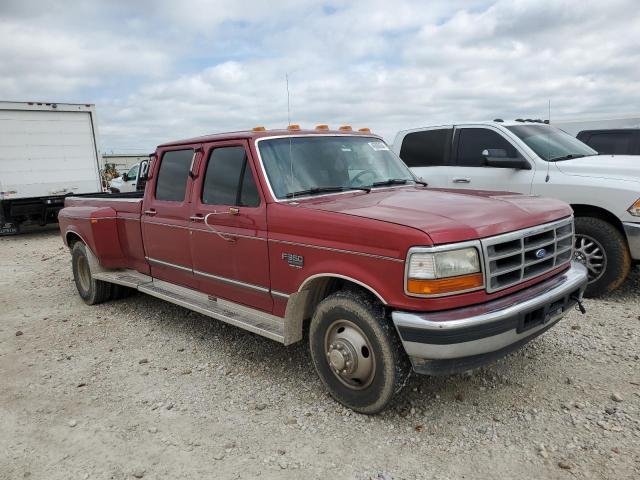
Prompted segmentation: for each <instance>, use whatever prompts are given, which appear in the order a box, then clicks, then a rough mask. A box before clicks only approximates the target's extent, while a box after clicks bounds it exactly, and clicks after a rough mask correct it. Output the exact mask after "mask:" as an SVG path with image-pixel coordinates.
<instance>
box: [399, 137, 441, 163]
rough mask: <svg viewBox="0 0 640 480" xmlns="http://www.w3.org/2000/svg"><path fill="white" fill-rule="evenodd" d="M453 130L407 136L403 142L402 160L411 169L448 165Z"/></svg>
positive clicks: (401, 149) (401, 148)
mask: <svg viewBox="0 0 640 480" xmlns="http://www.w3.org/2000/svg"><path fill="white" fill-rule="evenodd" d="M452 131H453V129H451V128H440V129H436V130H427V131H424V132H413V133H409V134H407V135H406V136H405V137H404V139H403V140H402V146H401V147H400V158H401V159H402V160H403V161H404V163H406V164H407V166H409V167H437V166H440V165H446V163H447V157H448V155H449V147H450V146H451V133H452Z"/></svg>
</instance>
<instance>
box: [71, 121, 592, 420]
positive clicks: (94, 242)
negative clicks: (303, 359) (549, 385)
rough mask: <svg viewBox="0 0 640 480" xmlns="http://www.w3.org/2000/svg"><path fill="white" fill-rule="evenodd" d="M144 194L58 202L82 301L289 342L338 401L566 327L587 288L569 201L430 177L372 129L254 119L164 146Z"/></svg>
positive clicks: (464, 365)
mask: <svg viewBox="0 0 640 480" xmlns="http://www.w3.org/2000/svg"><path fill="white" fill-rule="evenodd" d="M146 181H147V183H146V188H145V189H144V194H143V193H142V192H140V193H130V194H97V195H94V196H81V197H71V198H68V199H67V200H66V202H65V208H64V209H63V210H62V211H61V212H60V215H59V221H60V229H61V232H62V236H63V238H64V242H65V244H66V245H67V246H68V247H69V249H70V251H71V254H72V266H73V274H74V278H75V283H76V286H77V288H78V292H79V293H80V296H81V297H82V298H83V299H84V301H85V302H86V303H88V304H95V303H99V302H102V301H105V300H108V299H110V298H115V297H118V296H120V295H121V294H122V293H123V290H126V288H127V287H129V288H133V289H137V290H139V291H141V292H144V293H147V294H149V295H153V296H155V297H158V298H161V299H163V300H166V301H169V302H172V303H175V304H178V305H181V306H183V307H185V308H188V309H191V310H195V311H197V312H200V313H202V314H204V315H208V316H210V317H213V318H215V319H218V320H222V321H224V322H227V323H230V324H232V325H236V326H238V327H241V328H244V329H246V330H249V331H251V332H254V333H257V334H259V335H263V336H265V337H268V338H270V339H272V340H275V341H277V342H280V343H282V344H284V345H289V344H292V343H294V342H298V341H300V340H301V339H302V338H303V335H304V334H305V333H307V334H308V338H309V347H310V350H311V357H312V359H313V362H314V364H315V368H316V370H317V372H318V375H319V376H320V378H321V380H322V382H323V383H324V385H325V386H326V388H327V389H328V391H329V392H330V393H331V395H332V396H333V397H334V398H335V399H336V400H338V401H339V402H341V403H343V404H344V405H347V406H348V407H350V408H352V409H354V410H356V411H359V412H363V413H375V412H378V411H380V410H382V409H383V408H384V407H385V406H386V405H387V404H388V402H389V401H390V400H391V398H392V397H393V395H394V394H395V393H397V392H398V391H399V390H400V388H401V386H402V385H403V383H404V382H405V380H406V377H407V375H409V373H410V371H411V368H413V370H415V371H416V372H418V373H422V374H429V375H437V374H450V373H454V372H460V371H464V370H468V369H470V368H475V367H477V366H479V365H482V364H484V363H486V362H489V361H491V360H493V359H496V358H499V357H501V356H504V355H506V354H507V353H509V352H511V351H513V350H515V349H516V348H519V347H520V346H522V345H523V344H525V343H526V342H528V341H529V340H531V339H532V338H534V337H536V336H537V335H539V334H541V333H543V332H544V331H546V330H547V329H548V328H550V327H551V326H553V325H554V324H555V323H556V322H557V321H558V320H560V318H561V317H562V316H563V315H564V314H565V313H566V312H567V311H568V310H569V309H570V308H572V307H573V306H575V305H576V304H577V305H578V306H579V307H580V308H582V304H581V303H580V300H581V297H582V293H583V291H584V288H585V286H586V282H587V274H586V270H585V268H584V267H583V266H582V265H580V264H577V263H574V262H572V261H571V258H572V245H573V240H572V237H573V218H572V211H571V209H570V208H569V206H567V205H566V204H564V203H562V202H560V201H557V200H552V199H546V198H535V197H530V196H523V195H515V194H505V193H497V192H486V191H468V190H466V191H463V190H460V191H456V190H443V189H442V190H441V189H432V188H428V187H427V185H426V184H424V182H421V181H420V180H418V179H417V178H416V177H414V176H413V174H412V173H411V172H410V171H409V169H408V168H407V167H406V166H405V165H404V164H403V163H402V161H400V160H399V159H398V157H396V156H395V155H394V154H393V153H392V152H391V151H390V150H389V148H388V147H387V145H386V144H385V143H384V141H383V140H382V139H381V138H380V137H378V136H375V135H372V134H371V133H370V132H369V131H368V130H367V129H362V130H360V131H353V130H352V129H351V128H350V127H341V128H340V129H339V130H333V131H332V130H328V129H327V128H326V127H325V126H319V127H317V128H316V129H314V130H300V129H299V128H298V127H297V126H290V127H289V128H288V129H286V130H273V131H265V130H264V129H263V128H261V127H257V128H255V129H254V130H252V131H242V132H234V133H225V134H218V135H211V136H207V137H201V138H195V139H190V140H183V141H178V142H172V143H167V144H164V145H160V146H159V147H158V148H157V150H156V152H155V154H154V155H152V156H151V161H150V165H149V166H148V173H147V174H146Z"/></svg>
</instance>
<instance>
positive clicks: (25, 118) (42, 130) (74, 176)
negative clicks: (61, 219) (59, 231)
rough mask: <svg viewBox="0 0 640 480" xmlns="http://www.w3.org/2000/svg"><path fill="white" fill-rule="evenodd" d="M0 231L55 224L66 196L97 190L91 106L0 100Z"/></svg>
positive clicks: (97, 165) (97, 161) (97, 159)
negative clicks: (28, 225) (32, 225)
mask: <svg viewBox="0 0 640 480" xmlns="http://www.w3.org/2000/svg"><path fill="white" fill-rule="evenodd" d="M0 125H1V127H0V235H7V234H15V233H18V231H19V229H20V226H21V225H27V224H36V225H46V224H48V223H55V222H57V216H58V211H59V210H60V209H61V208H62V207H63V205H64V197H65V195H67V194H70V193H73V194H82V193H90V192H100V191H102V182H101V176H100V156H99V154H98V149H97V145H98V140H97V131H96V126H95V107H94V106H93V105H89V104H86V105H85V104H65V103H36V102H0Z"/></svg>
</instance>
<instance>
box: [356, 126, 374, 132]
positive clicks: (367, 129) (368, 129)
mask: <svg viewBox="0 0 640 480" xmlns="http://www.w3.org/2000/svg"><path fill="white" fill-rule="evenodd" d="M358 131H359V132H362V133H371V129H370V128H367V127H364V128H359V129H358Z"/></svg>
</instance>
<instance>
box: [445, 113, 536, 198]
mask: <svg viewBox="0 0 640 480" xmlns="http://www.w3.org/2000/svg"><path fill="white" fill-rule="evenodd" d="M485 151H488V152H492V154H494V155H498V154H499V155H500V156H505V157H509V158H516V157H518V158H522V156H523V155H522V153H521V152H520V151H519V150H518V149H517V148H516V147H515V146H514V145H513V144H512V143H511V142H510V141H509V140H508V139H507V138H505V137H504V136H503V135H502V134H501V133H500V132H499V131H498V130H497V129H493V128H490V127H486V126H469V127H466V126H465V127H456V128H455V133H454V138H453V152H452V156H453V158H454V159H455V160H454V162H453V165H452V166H451V167H450V168H449V172H450V178H449V186H450V187H451V188H465V189H473V190H498V191H506V192H516V193H524V194H529V193H530V192H531V184H532V182H533V176H534V174H535V163H534V162H532V161H530V160H527V161H528V162H529V164H530V166H531V169H530V170H524V169H517V168H498V167H490V166H487V163H486V158H485V156H484V155H483V152H485Z"/></svg>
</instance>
